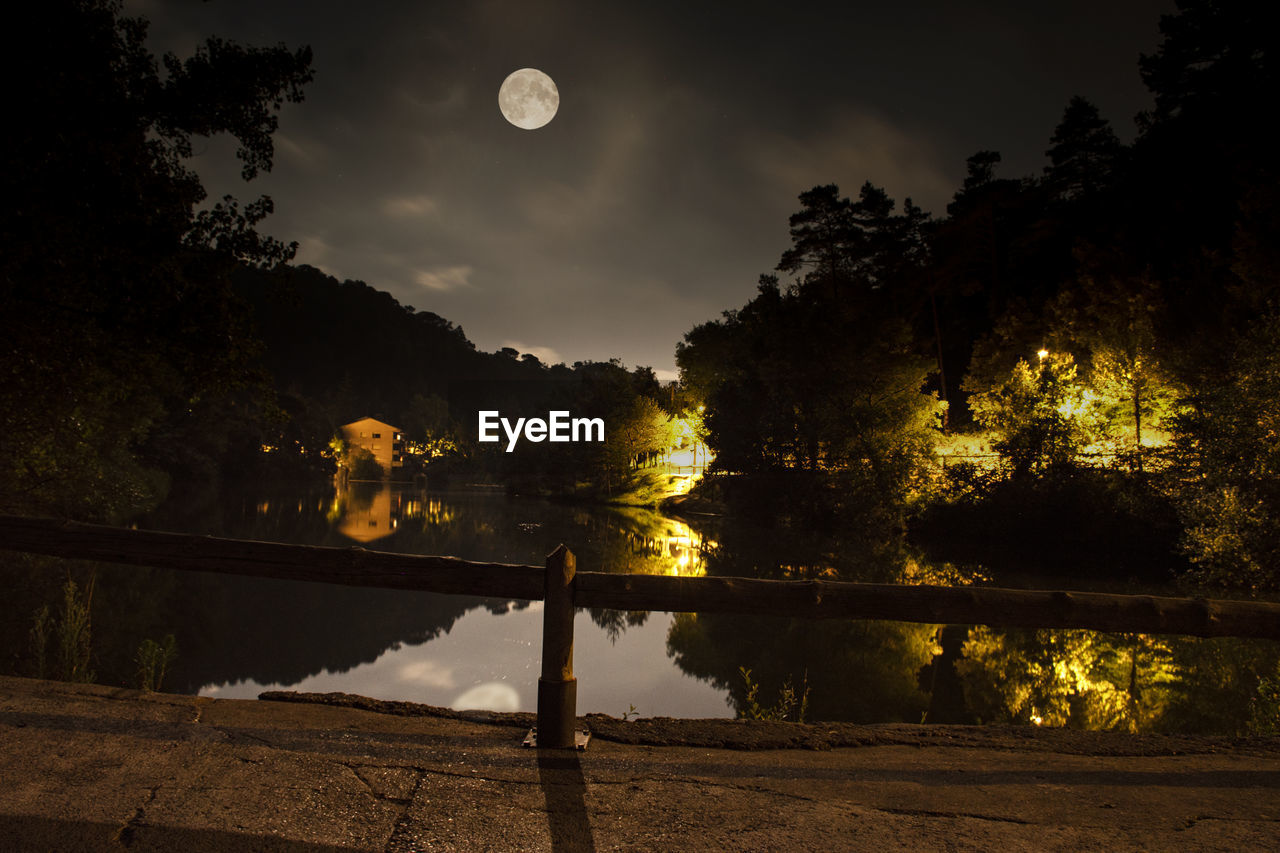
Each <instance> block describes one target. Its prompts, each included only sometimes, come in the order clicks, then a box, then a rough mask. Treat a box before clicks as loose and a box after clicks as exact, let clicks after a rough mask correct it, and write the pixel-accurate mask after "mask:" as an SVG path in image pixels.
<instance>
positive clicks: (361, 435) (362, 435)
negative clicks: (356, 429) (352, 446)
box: [360, 430, 364, 438]
mask: <svg viewBox="0 0 1280 853" xmlns="http://www.w3.org/2000/svg"><path fill="white" fill-rule="evenodd" d="M360 437H361V438H364V431H363V430H362V431H361V432H360Z"/></svg>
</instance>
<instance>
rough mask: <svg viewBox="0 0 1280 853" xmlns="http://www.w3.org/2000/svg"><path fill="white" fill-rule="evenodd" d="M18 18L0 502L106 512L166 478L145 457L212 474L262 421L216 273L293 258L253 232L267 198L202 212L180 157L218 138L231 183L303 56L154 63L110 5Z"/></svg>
mask: <svg viewBox="0 0 1280 853" xmlns="http://www.w3.org/2000/svg"><path fill="white" fill-rule="evenodd" d="M14 11H15V18H14V19H11V20H10V22H9V25H8V26H7V27H6V30H7V32H9V33H11V34H18V35H20V37H21V38H22V40H23V43H22V44H21V45H14V46H13V51H12V52H13V54H15V55H16V56H18V57H20V58H21V63H22V64H21V67H22V70H23V77H24V80H25V81H26V83H25V85H23V86H19V87H14V88H13V91H12V92H11V93H10V98H9V100H8V102H7V104H6V108H7V110H8V111H9V114H10V118H11V119H12V120H13V122H14V124H15V126H17V127H21V128H22V132H20V133H10V134H6V135H5V138H4V141H3V143H0V152H2V153H0V173H2V174H0V193H3V195H4V197H5V199H6V202H5V204H4V206H3V209H2V210H0V240H2V241H3V251H2V252H0V277H2V280H3V290H2V291H0V324H2V325H0V337H2V338H3V339H4V340H5V341H6V345H5V346H4V347H3V349H2V350H0V434H3V435H5V437H6V440H7V441H9V442H11V444H9V445H8V447H9V449H8V450H7V451H6V452H5V453H3V454H0V505H4V506H5V507H8V508H19V507H20V508H24V509H26V510H27V511H32V510H36V511H44V512H50V511H52V512H62V513H68V514H73V515H81V516H97V517H110V516H113V515H117V514H119V513H123V512H128V511H129V510H130V509H133V508H135V507H137V506H138V505H139V504H141V503H145V502H146V501H147V500H149V499H150V498H152V497H154V495H156V494H157V493H158V492H160V491H162V490H163V485H162V482H161V480H160V478H158V477H157V476H156V475H155V474H154V473H149V471H148V469H149V468H153V467H160V466H169V467H171V470H172V469H173V468H176V469H177V470H176V471H174V473H177V474H179V476H181V475H183V474H186V473H190V472H191V471H192V469H191V467H190V466H192V465H194V466H195V471H197V472H198V475H199V476H203V475H206V474H208V473H209V466H210V465H211V464H212V459H213V458H214V457H216V456H217V455H219V454H220V453H222V452H223V451H225V450H226V449H227V448H228V447H230V446H232V445H235V444H237V443H238V442H239V441H240V439H239V438H235V437H233V435H232V434H231V431H237V432H241V431H243V428H244V427H245V426H246V425H247V424H249V423H251V422H252V421H254V420H255V419H257V418H258V417H259V415H260V409H261V406H260V404H259V403H257V402H256V401H255V400H254V395H253V394H252V393H245V391H246V389H247V388H248V386H249V385H250V384H251V383H252V381H253V377H252V376H251V375H250V372H249V370H248V355H249V352H250V349H251V342H250V338H249V336H248V334H247V329H246V324H245V317H244V312H243V310H242V309H241V307H240V306H239V305H238V304H237V302H236V300H235V299H234V298H232V296H231V293H230V286H229V282H228V274H229V272H230V270H231V269H232V268H233V266H235V265H237V264H245V263H250V264H255V265H259V266H274V265H276V264H278V263H280V262H281V261H284V260H286V259H288V258H289V257H290V256H291V255H292V251H293V250H292V247H290V246H284V245H283V244H281V243H279V242H278V241H275V240H272V239H270V238H267V237H264V236H262V235H260V234H258V233H257V231H256V230H255V227H254V226H256V224H257V223H258V222H259V221H260V220H261V219H262V218H263V217H264V216H266V215H267V214H268V213H269V212H270V210H271V202H270V200H269V199H267V198H265V197H263V198H260V199H258V200H256V201H254V202H251V203H250V204H248V205H246V206H244V207H243V208H242V207H240V206H239V205H238V203H236V202H235V201H234V199H224V200H223V201H222V202H221V203H219V204H216V205H214V206H213V207H212V208H210V209H206V210H203V211H198V210H197V206H198V205H199V204H201V202H203V201H204V198H205V193H204V190H203V188H202V187H201V185H200V180H199V178H198V176H197V175H196V174H195V173H194V172H192V171H191V170H190V169H188V168H187V167H186V165H185V163H184V161H185V159H186V158H187V157H189V156H190V155H191V152H192V142H191V140H192V138H193V137H195V136H210V135H213V134H217V133H229V134H231V135H233V136H235V137H236V139H237V141H238V142H239V148H238V152H237V153H238V156H239V157H240V159H241V160H242V161H243V162H244V169H243V173H244V176H245V177H246V178H250V177H253V176H254V175H255V174H257V173H258V172H260V171H263V170H265V169H268V168H270V165H271V159H272V153H273V151H272V145H271V134H272V132H273V131H274V130H275V128H276V117H275V114H276V112H277V111H278V110H279V109H280V108H281V106H282V105H283V103H284V102H285V101H299V100H301V99H302V87H303V85H304V84H305V83H306V82H307V81H309V80H310V79H311V72H310V70H309V65H310V61H311V54H310V50H309V49H301V50H297V51H290V50H288V49H286V48H284V47H283V46H281V47H274V48H263V49H258V48H248V47H244V46H241V45H236V44H232V43H229V42H224V41H221V40H219V39H210V40H209V41H207V42H206V43H205V44H204V45H202V46H201V47H200V48H198V49H197V51H196V53H195V54H194V55H193V56H192V57H190V58H188V59H186V60H179V59H178V58H177V57H175V56H173V55H166V56H165V57H163V59H162V62H163V65H164V69H165V71H164V74H161V71H160V67H159V64H158V63H157V61H156V59H155V57H154V56H152V55H151V53H150V52H148V50H147V48H146V45H145V37H146V30H147V26H146V23H145V22H144V21H141V20H138V19H129V18H124V17H121V14H120V11H121V4H120V3H119V2H112V0H51V2H47V3H35V4H27V5H24V6H22V7H21V8H19V9H17V10H14ZM229 409H239V410H240V415H236V416H232V417H227V416H226V415H227V413H228V410H229ZM249 432H250V433H252V432H253V430H252V428H250V429H249ZM247 441H249V442H251V441H252V435H249V436H247ZM157 463H159V464H157Z"/></svg>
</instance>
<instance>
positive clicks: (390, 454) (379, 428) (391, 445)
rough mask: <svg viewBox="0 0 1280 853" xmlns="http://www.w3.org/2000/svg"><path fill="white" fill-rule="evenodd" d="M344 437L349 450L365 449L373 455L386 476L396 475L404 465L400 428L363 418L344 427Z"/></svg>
mask: <svg viewBox="0 0 1280 853" xmlns="http://www.w3.org/2000/svg"><path fill="white" fill-rule="evenodd" d="M342 437H343V438H344V439H345V440H346V442H347V447H348V448H353V447H363V448H364V449H365V450H367V451H369V452H370V453H372V454H373V458H374V459H376V460H377V462H378V464H379V465H381V466H382V471H383V473H384V474H386V475H390V474H393V473H395V470H396V469H397V468H400V467H402V466H403V465H404V456H403V441H404V434H403V433H402V432H401V431H400V427H395V426H392V425H391V424H389V423H384V422H383V421H379V420H375V419H374V418H361V419H360V420H358V421H352V422H351V423H349V424H345V425H343V427H342Z"/></svg>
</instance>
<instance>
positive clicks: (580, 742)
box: [524, 726, 591, 752]
mask: <svg viewBox="0 0 1280 853" xmlns="http://www.w3.org/2000/svg"><path fill="white" fill-rule="evenodd" d="M590 741H591V732H590V731H589V730H587V729H574V731H573V747H572V748H573V749H576V750H578V752H582V751H584V750H585V749H586V748H587V744H588V743H589V742H590ZM524 745H525V746H528V747H532V748H533V749H553V748H554V747H549V746H543V745H542V744H540V743H538V727H537V726H534V727H533V728H531V729H529V733H528V734H527V735H525V736H524ZM568 748H569V747H565V749H568Z"/></svg>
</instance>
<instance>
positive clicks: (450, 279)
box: [413, 264, 474, 292]
mask: <svg viewBox="0 0 1280 853" xmlns="http://www.w3.org/2000/svg"><path fill="white" fill-rule="evenodd" d="M473 272H474V270H473V269H472V268H471V267H470V266H467V265H465V264H463V265H459V266H453V267H436V268H435V269H431V270H418V271H417V272H416V273H414V276H413V280H414V281H415V282H416V283H418V284H420V285H422V286H423V287H425V288H427V289H428V290H439V291H441V292H444V291H449V290H458V289H459V288H464V287H470V286H471V274H472V273H473Z"/></svg>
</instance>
